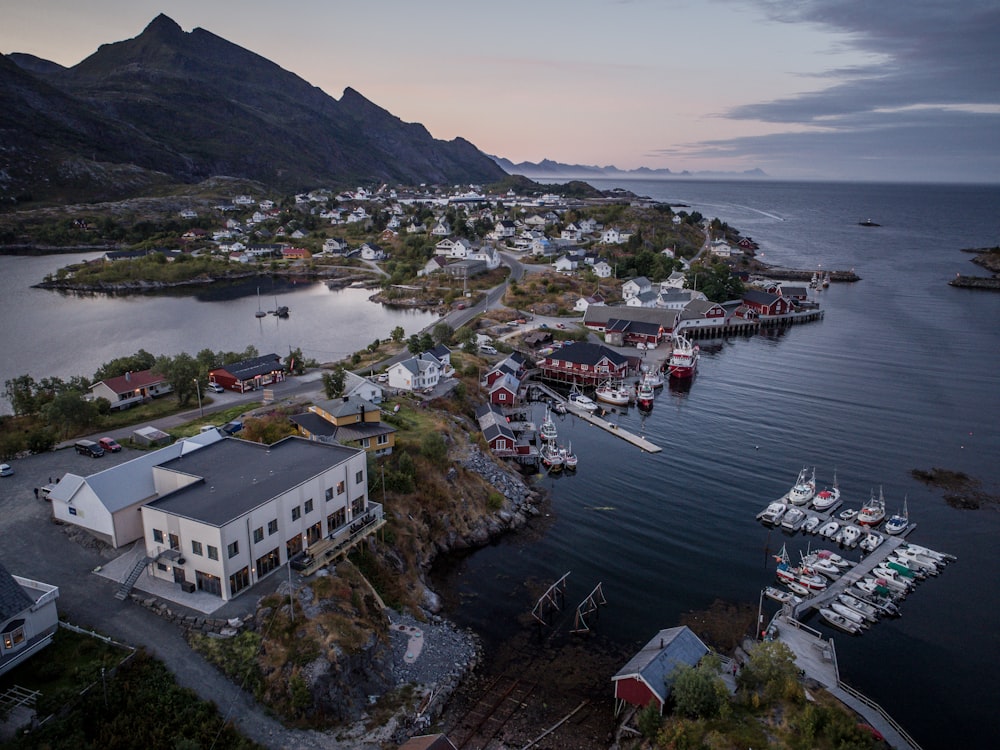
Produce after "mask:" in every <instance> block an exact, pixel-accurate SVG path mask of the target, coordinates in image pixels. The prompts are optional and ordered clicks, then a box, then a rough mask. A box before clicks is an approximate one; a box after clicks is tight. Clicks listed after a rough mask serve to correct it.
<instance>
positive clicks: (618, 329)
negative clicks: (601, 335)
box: [605, 318, 661, 336]
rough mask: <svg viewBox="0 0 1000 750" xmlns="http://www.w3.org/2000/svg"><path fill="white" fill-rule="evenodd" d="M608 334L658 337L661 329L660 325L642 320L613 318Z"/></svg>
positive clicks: (609, 324)
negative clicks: (636, 334)
mask: <svg viewBox="0 0 1000 750" xmlns="http://www.w3.org/2000/svg"><path fill="white" fill-rule="evenodd" d="M605 330H607V331H608V333H626V332H628V333H638V334H642V335H644V336H657V335H659V333H660V330H661V327H660V324H659V323H647V322H645V321H642V320H620V319H618V318H612V319H611V320H609V321H608V325H607V328H606V329H605Z"/></svg>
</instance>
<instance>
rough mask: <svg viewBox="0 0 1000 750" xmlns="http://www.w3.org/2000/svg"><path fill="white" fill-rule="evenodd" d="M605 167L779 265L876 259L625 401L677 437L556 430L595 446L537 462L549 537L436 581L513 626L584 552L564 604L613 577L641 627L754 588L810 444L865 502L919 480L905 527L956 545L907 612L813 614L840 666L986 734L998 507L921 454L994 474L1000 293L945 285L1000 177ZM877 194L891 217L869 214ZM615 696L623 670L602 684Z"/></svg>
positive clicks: (604, 625)
mask: <svg viewBox="0 0 1000 750" xmlns="http://www.w3.org/2000/svg"><path fill="white" fill-rule="evenodd" d="M596 184H598V186H599V187H602V186H604V187H612V186H618V187H625V188H628V189H631V190H633V191H634V192H636V193H638V194H641V195H650V196H651V197H654V198H657V199H661V200H668V201H671V202H683V203H686V204H688V205H689V206H690V207H691V209H693V210H699V211H701V212H702V213H703V214H704V215H706V216H708V217H713V216H718V217H719V218H721V219H722V220H724V221H726V222H728V223H729V224H730V225H731V226H733V227H737V228H739V229H741V230H742V231H743V233H744V234H745V235H750V236H752V237H753V238H754V239H755V240H757V241H758V242H759V243H760V244H761V249H762V251H763V255H764V260H766V261H768V262H771V263H773V264H776V265H787V266H791V267H799V268H816V267H818V266H822V267H823V268H829V269H849V268H854V269H855V270H856V271H857V272H858V274H859V275H860V276H861V277H862V279H863V280H862V281H860V282H858V283H855V284H834V285H832V286H831V287H830V288H829V289H828V290H825V291H822V292H821V293H820V294H819V297H820V300H821V302H822V304H823V307H824V308H825V309H826V317H825V319H824V320H823V321H822V322H819V323H814V324H809V325H802V326H796V327H794V328H792V329H788V330H786V331H783V332H781V333H777V334H769V335H759V336H755V337H753V338H749V339H742V338H741V339H733V340H728V341H724V342H723V341H719V342H715V343H714V344H712V343H708V344H705V343H703V344H702V348H703V354H702V358H701V367H700V371H699V374H698V376H697V378H696V379H695V381H694V383H693V384H692V385H691V387H690V389H689V390H687V391H683V392H674V391H671V390H669V389H667V390H665V391H664V392H663V393H662V394H661V395H660V396H659V397H658V398H657V401H656V403H655V406H654V408H653V411H652V413H651V414H650V415H648V416H646V417H645V418H644V417H642V415H641V414H640V413H639V412H638V411H636V410H631V411H630V412H628V413H627V414H622V415H621V416H620V417H619V421H620V424H621V426H622V427H626V428H628V429H631V430H633V431H637V432H641V433H643V434H644V435H645V436H646V437H648V438H649V439H650V440H652V441H653V442H654V443H656V444H658V445H660V446H662V447H663V449H664V450H663V452H662V453H659V454H652V455H646V454H643V453H641V452H639V451H638V450H637V449H635V448H632V447H630V446H628V445H627V444H626V443H624V442H623V441H620V440H617V439H615V438H614V437H611V436H609V435H607V434H606V433H604V432H601V431H599V430H597V429H596V428H592V427H590V426H587V425H586V424H584V423H582V422H580V421H579V420H576V419H574V418H573V417H565V418H563V419H562V421H561V422H559V425H558V426H559V430H560V440H565V441H571V442H572V445H573V449H574V451H575V452H576V453H577V455H578V456H579V457H580V462H581V463H580V468H579V470H578V472H577V475H576V476H565V477H561V478H557V479H556V478H548V477H546V478H542V479H540V480H539V481H540V483H541V484H542V485H543V486H546V487H548V488H549V489H550V490H551V495H552V502H551V513H552V516H553V518H552V519H551V522H550V523H549V524H548V525H547V526H546V528H545V530H544V532H543V533H542V534H541V536H540V538H535V537H536V535H532V538H531V539H530V540H529V539H528V538H527V536H526V535H511V536H509V537H507V538H504V539H503V540H501V541H500V542H499V543H497V544H495V545H492V546H490V547H487V548H485V549H483V550H480V551H477V552H475V553H472V554H471V555H468V556H466V557H464V558H462V559H461V560H460V561H458V562H456V563H454V564H453V565H451V566H442V570H443V571H444V572H443V573H442V578H441V579H440V584H441V586H442V587H443V588H444V587H448V588H455V589H457V592H458V594H459V595H458V596H457V597H456V599H455V600H456V601H457V602H458V603H457V605H456V606H455V609H454V611H453V612H452V613H451V614H452V616H453V617H455V618H456V619H457V620H459V621H460V622H461V623H463V624H467V625H470V626H472V627H474V628H475V629H476V630H477V631H479V632H481V633H483V634H485V636H486V638H487V641H488V642H489V641H492V642H497V641H498V640H500V639H502V638H504V637H506V636H508V635H509V634H510V633H511V632H512V630H513V629H515V628H518V627H521V625H519V623H518V621H517V618H518V617H523V616H524V614H525V613H527V612H529V611H530V610H531V608H532V606H533V605H534V597H535V596H537V591H536V588H532V587H531V586H529V582H532V583H533V584H535V585H536V587H537V584H538V583H539V582H542V588H544V586H545V585H547V583H550V582H552V581H554V580H555V579H557V578H558V577H559V576H561V575H562V574H563V573H565V572H567V571H572V572H571V575H570V579H569V582H570V585H569V589H568V591H567V596H566V601H567V605H568V607H570V608H571V609H572V608H573V607H575V605H576V603H578V602H580V601H582V599H583V598H584V597H585V596H586V595H587V594H588V593H589V592H590V591H591V589H592V588H593V587H594V586H595V585H596V584H597V583H598V582H601V583H602V586H603V590H604V592H605V595H606V597H607V599H608V602H609V604H608V605H607V606H606V607H605V608H604V609H603V610H602V613H601V617H600V622H599V624H598V626H597V631H598V632H599V633H600V635H601V636H603V637H606V638H609V639H611V640H613V641H615V642H619V643H630V644H634V645H635V646H640V645H641V644H643V643H645V642H646V641H647V640H648V638H649V637H650V636H651V635H652V634H654V633H655V632H656V631H657V630H659V629H661V628H665V627H671V626H673V625H675V624H676V623H677V621H678V619H679V617H680V616H681V615H682V614H683V613H684V612H687V611H691V610H700V609H704V608H706V607H708V606H709V605H710V604H711V603H712V602H713V601H714V600H715V599H723V600H726V601H733V602H749V603H752V604H753V605H754V606H756V604H757V602H758V599H759V594H760V590H761V588H762V587H763V586H765V585H768V584H770V583H771V581H772V580H773V574H774V573H773V571H774V563H773V561H772V560H771V559H770V558H769V557H768V555H767V552H768V551H771V552H773V551H774V550H776V549H777V548H779V547H780V546H781V544H782V543H783V542H785V541H787V542H788V546H789V550H790V552H792V554H793V555H795V556H796V557H797V551H798V550H799V549H800V548H801V549H804V548H805V546H806V544H807V541H806V538H804V537H802V536H801V535H800V536H798V537H788V536H784V535H783V534H781V533H780V532H777V531H768V530H767V529H765V528H764V527H762V526H761V525H759V524H758V523H757V522H756V521H755V520H754V515H755V514H756V513H757V512H758V511H760V510H761V509H762V508H763V507H764V505H766V503H767V502H768V501H770V500H773V499H775V498H777V497H779V496H780V495H782V494H783V493H784V492H785V491H786V490H787V489H788V488H789V487H790V486H791V484H792V483H793V481H794V479H795V476H796V474H797V472H798V470H799V469H800V468H801V467H802V466H804V465H808V466H810V467H812V466H815V467H816V470H817V476H818V480H819V482H820V483H821V484H823V483H830V482H832V480H833V474H834V472H835V471H836V474H837V479H838V480H839V485H840V487H841V490H842V493H843V496H844V498H845V500H846V502H847V503H848V504H852V505H854V506H855V507H858V506H860V503H861V501H862V500H864V499H866V498H867V497H868V494H869V492H870V491H871V490H872V489H873V488H874V489H875V491H878V488H879V487H880V486H883V487H884V489H885V494H886V499H887V505H888V508H889V510H890V512H892V511H895V510H897V509H899V507H900V506H901V505H902V502H903V499H904V497H907V498H908V507H909V510H910V517H911V518H912V519H913V520H914V521H915V522H916V523H917V529H916V530H915V531H914V532H912V535H911V536H910V539H911V540H912V541H914V542H916V543H919V544H924V545H926V546H928V547H931V548H933V549H940V550H944V551H947V552H951V553H953V554H956V555H958V557H959V561H958V562H957V563H956V564H954V565H952V566H950V567H949V568H948V569H947V570H946V571H945V572H944V573H943V575H941V576H940V577H939V578H937V579H933V580H930V581H926V582H924V583H922V584H921V585H920V586H919V587H918V589H917V591H916V592H915V593H913V594H912V595H911V596H910V597H909V598H908V599H907V601H906V602H905V605H904V608H903V611H904V615H903V617H902V618H900V619H898V620H895V621H887V622H882V623H879V624H878V625H877V626H875V627H874V628H873V629H872V630H871V631H869V632H868V633H866V634H865V635H864V636H862V637H859V638H851V637H849V636H844V635H839V634H835V633H834V632H833V631H830V630H828V629H827V628H826V627H825V626H824V625H823V624H822V623H821V622H818V618H814V620H813V621H812V622H810V624H812V625H813V626H815V627H817V628H818V629H820V630H823V631H824V632H826V633H828V634H830V635H834V637H835V639H836V643H837V653H838V657H839V662H840V668H841V673H842V676H843V678H844V679H845V680H846V681H847V682H848V683H849V684H851V685H853V686H855V687H857V688H858V689H860V690H862V691H863V692H865V693H866V694H867V695H869V696H870V697H871V698H873V699H874V700H876V701H877V702H879V703H881V704H882V705H883V706H884V707H885V708H886V709H887V710H888V711H889V712H890V713H891V714H892V715H893V716H894V717H895V718H896V719H897V720H898V721H900V722H901V723H902V725H903V726H904V727H906V728H907V730H908V731H910V733H911V734H912V735H913V736H914V737H915V738H916V739H917V741H918V742H920V743H921V744H923V746H924V747H925V748H937V747H941V748H950V747H992V746H993V744H994V742H995V738H996V737H998V736H1000V719H998V717H997V714H996V711H995V709H994V705H993V703H994V697H995V694H994V693H993V692H992V691H989V690H986V689H984V684H983V680H982V676H983V675H992V674H995V673H996V672H997V671H998V670H1000V636H998V634H997V628H996V621H997V612H998V607H1000V602H998V592H997V588H996V580H997V573H996V571H997V567H998V566H997V561H996V558H995V550H996V544H995V540H996V538H997V534H998V532H1000V513H998V512H997V508H987V509H983V510H980V511H959V510H955V509H953V508H951V507H949V506H948V505H947V504H946V503H945V502H944V500H943V499H942V496H941V494H942V493H940V492H939V491H936V490H933V489H929V488H927V487H925V486H923V485H922V484H920V483H918V482H917V481H915V480H914V479H912V477H911V476H910V470H911V469H913V468H930V467H935V466H940V467H946V468H950V469H956V470H960V471H964V472H966V473H968V474H969V475H970V476H973V477H976V478H978V479H980V480H982V482H983V485H984V489H986V490H988V491H991V492H994V493H997V492H1000V467H998V465H997V462H996V456H997V455H1000V431H998V430H997V428H996V425H995V419H996V415H997V414H998V413H1000V408H998V407H1000V390H998V387H997V375H996V372H997V365H998V364H1000V356H998V355H997V351H998V343H1000V342H998V335H997V331H998V328H997V320H998V317H1000V295H997V294H994V293H990V292H979V293H977V292H972V291H967V290H959V289H953V288H951V287H948V286H947V284H946V282H947V280H948V279H949V278H951V277H952V276H954V275H955V274H956V273H957V272H963V273H973V274H974V273H976V270H975V266H972V265H970V264H969V258H970V257H971V256H969V255H967V254H963V253H960V252H958V251H959V249H960V248H964V247H982V246H992V245H995V244H997V242H998V241H1000V218H998V216H997V214H996V211H995V208H996V206H998V205H1000V189H998V188H993V187H989V188H983V187H954V186H948V187H944V186H899V185H846V184H837V185H824V184H815V185H814V184H781V183H777V184H776V183H757V182H754V183H732V182H730V183H719V182H686V181H675V182H631V183H620V182H615V183H610V182H609V183H607V184H606V185H602V184H601V183H596ZM869 217H871V218H872V219H873V221H876V222H878V223H880V224H882V226H881V227H879V228H864V227H859V226H858V225H857V222H858V221H859V220H863V219H867V218H869ZM658 356H661V357H662V356H663V354H662V353H658ZM814 544H815V542H814ZM533 592H534V593H533ZM765 601H766V600H765ZM772 611H773V610H772ZM610 696H611V687H610V675H609V687H608V697H609V705H610Z"/></svg>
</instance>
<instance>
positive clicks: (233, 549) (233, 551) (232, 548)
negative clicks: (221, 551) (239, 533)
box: [226, 541, 240, 558]
mask: <svg viewBox="0 0 1000 750" xmlns="http://www.w3.org/2000/svg"><path fill="white" fill-rule="evenodd" d="M226 554H228V555H229V557H230V558H233V557H236V556H237V555H238V554H240V543H239V541H236V542H230V543H229V546H228V547H226Z"/></svg>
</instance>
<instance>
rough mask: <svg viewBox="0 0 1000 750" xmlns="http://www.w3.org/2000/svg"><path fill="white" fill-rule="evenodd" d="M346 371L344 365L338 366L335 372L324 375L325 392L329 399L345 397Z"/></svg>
mask: <svg viewBox="0 0 1000 750" xmlns="http://www.w3.org/2000/svg"><path fill="white" fill-rule="evenodd" d="M345 380H346V370H344V366H343V365H337V366H336V367H335V368H334V369H333V372H324V373H323V392H324V393H325V394H326V397H327V398H331V399H332V398H340V397H341V396H343V395H344V381H345Z"/></svg>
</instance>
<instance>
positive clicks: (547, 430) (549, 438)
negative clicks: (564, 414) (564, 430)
mask: <svg viewBox="0 0 1000 750" xmlns="http://www.w3.org/2000/svg"><path fill="white" fill-rule="evenodd" d="M539 435H541V437H542V440H544V441H545V442H547V443H548V442H555V440H556V438H557V437H559V433H558V431H557V430H556V423H555V422H553V421H552V416H551V415H550V414H549V410H548V409H546V410H545V419H543V420H542V426H541V429H540V430H539Z"/></svg>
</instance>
